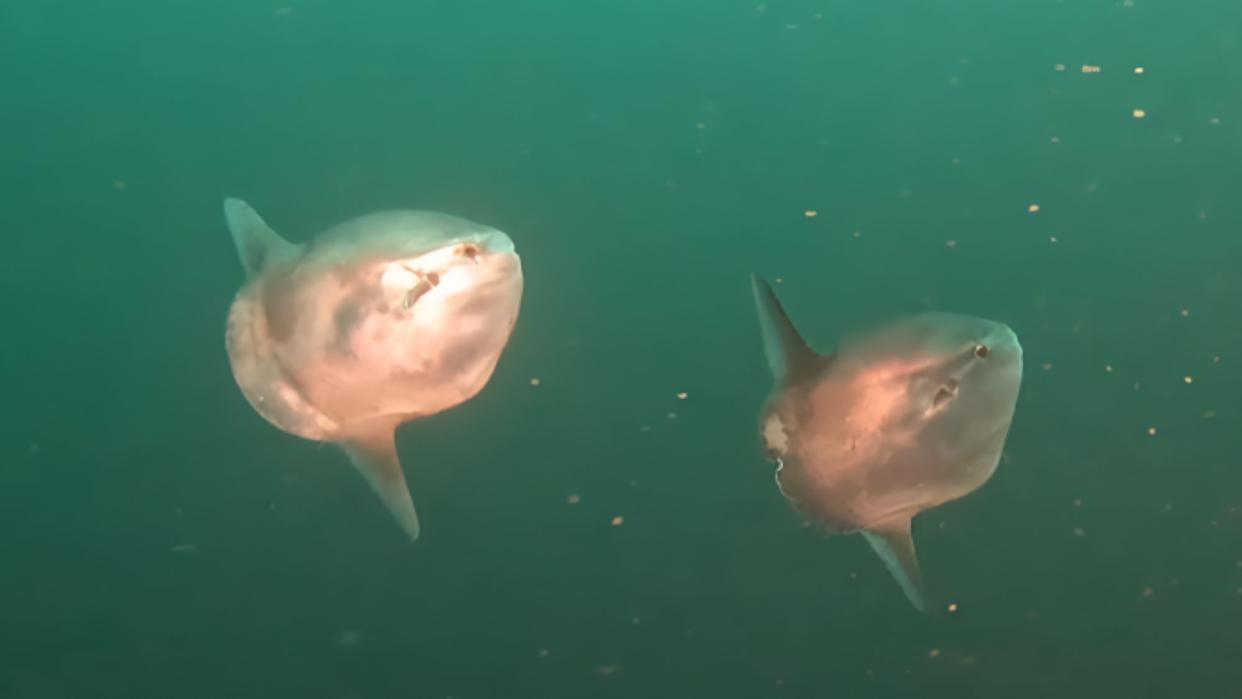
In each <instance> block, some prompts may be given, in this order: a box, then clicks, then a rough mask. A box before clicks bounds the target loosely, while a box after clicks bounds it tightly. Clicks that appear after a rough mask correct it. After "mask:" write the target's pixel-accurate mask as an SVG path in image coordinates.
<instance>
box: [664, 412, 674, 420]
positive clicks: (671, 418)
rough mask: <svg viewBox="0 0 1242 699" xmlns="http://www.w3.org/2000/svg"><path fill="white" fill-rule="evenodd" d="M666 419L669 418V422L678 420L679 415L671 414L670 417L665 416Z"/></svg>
mask: <svg viewBox="0 0 1242 699" xmlns="http://www.w3.org/2000/svg"><path fill="white" fill-rule="evenodd" d="M664 417H666V418H668V419H669V420H676V419H677V413H669V414H668V415H665V416H664Z"/></svg>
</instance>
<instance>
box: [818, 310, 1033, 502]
mask: <svg viewBox="0 0 1242 699" xmlns="http://www.w3.org/2000/svg"><path fill="white" fill-rule="evenodd" d="M832 362H833V369H832V380H831V381H829V382H825V384H824V387H825V388H827V389H828V390H829V391H837V392H838V393H837V397H839V398H843V399H845V400H848V401H851V403H852V405H851V406H850V407H849V408H848V409H847V412H848V415H849V416H850V418H851V419H852V422H853V427H854V432H855V435H854V436H855V438H856V439H858V438H860V437H861V436H862V435H863V434H867V435H870V436H871V439H867V440H866V443H867V445H868V446H869V447H871V448H873V449H874V450H875V452H874V453H873V456H875V457H876V458H877V461H880V462H883V463H882V464H877V465H876V468H874V469H872V472H871V476H872V477H871V478H870V479H869V484H868V485H869V490H871V495H872V499H873V500H876V498H875V496H877V495H879V494H880V493H882V492H889V491H895V492H899V493H901V495H899V496H898V498H897V499H898V500H900V504H899V505H894V506H893V508H892V510H890V511H883V508H880V509H881V511H878V512H873V513H871V514H870V518H871V519H882V518H884V517H885V516H887V515H889V514H893V510H899V509H902V508H903V507H904V508H913V509H915V510H921V509H926V508H928V507H934V506H935V505H938V504H940V503H942V502H945V501H946V500H950V499H953V498H955V497H958V496H961V495H965V494H966V493H969V492H971V491H973V490H974V489H976V488H978V487H979V486H980V485H982V484H983V483H984V482H985V481H986V480H987V479H988V478H989V477H990V476H991V475H992V473H993V471H995V469H996V465H997V462H998V460H999V457H1000V451H1001V447H1002V445H1003V443H1004V440H1005V435H1006V434H1007V432H1008V430H1009V425H1010V423H1011V421H1012V420H1013V413H1014V407H1015V404H1016V402H1017V398H1018V389H1019V386H1020V385H1021V381H1022V348H1021V345H1019V344H1018V338H1017V335H1015V334H1014V332H1013V331H1012V330H1011V329H1010V328H1009V327H1008V326H1007V325H1005V324H1004V323H1000V322H996V321H991V320H985V319H982V318H973V317H969V316H961V315H953V314H948V313H924V314H921V315H917V316H913V317H909V318H904V319H900V320H897V321H894V322H892V323H889V324H888V325H885V326H883V327H880V328H877V329H875V330H873V331H871V332H868V333H865V334H860V335H858V336H855V337H851V338H847V339H846V340H844V341H843V342H842V343H841V345H840V348H839V350H838V352H837V354H836V356H835V357H833V360H832ZM821 390H822V389H821ZM856 444H857V442H856ZM900 466H907V467H908V468H901V467H900ZM885 477H887V478H888V479H889V480H890V481H892V482H890V483H885V482H884V478H885ZM910 480H913V481H914V484H915V485H917V488H916V490H917V491H918V493H919V495H918V496H916V495H913V494H912V493H911V492H910V488H909V486H910V485H911V483H909V482H908V481H910ZM876 502H882V500H876ZM860 524H863V525H864V526H865V524H866V522H865V521H864V522H861V523H860Z"/></svg>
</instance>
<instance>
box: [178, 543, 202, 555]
mask: <svg viewBox="0 0 1242 699" xmlns="http://www.w3.org/2000/svg"><path fill="white" fill-rule="evenodd" d="M197 550H198V544H177V545H176V546H174V547H172V552H173V553H194V552H195V551H197Z"/></svg>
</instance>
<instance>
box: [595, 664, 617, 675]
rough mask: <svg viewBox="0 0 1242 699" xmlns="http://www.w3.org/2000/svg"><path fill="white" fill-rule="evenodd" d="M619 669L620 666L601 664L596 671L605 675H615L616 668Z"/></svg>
mask: <svg viewBox="0 0 1242 699" xmlns="http://www.w3.org/2000/svg"><path fill="white" fill-rule="evenodd" d="M620 669H621V668H620V666H618V665H601V666H600V667H599V669H598V670H596V672H598V673H599V674H601V675H603V676H605V677H607V676H608V675H615V674H616V673H617V670H620Z"/></svg>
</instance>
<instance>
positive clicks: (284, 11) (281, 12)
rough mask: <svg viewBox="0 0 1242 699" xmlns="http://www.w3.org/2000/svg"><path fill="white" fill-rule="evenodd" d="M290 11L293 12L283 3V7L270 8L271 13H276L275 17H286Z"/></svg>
mask: <svg viewBox="0 0 1242 699" xmlns="http://www.w3.org/2000/svg"><path fill="white" fill-rule="evenodd" d="M292 13H293V8H292V7H290V6H288V5H285V6H284V7H277V8H276V9H274V10H272V14H274V15H276V16H277V17H288V16H289V15H290V14H292Z"/></svg>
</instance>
